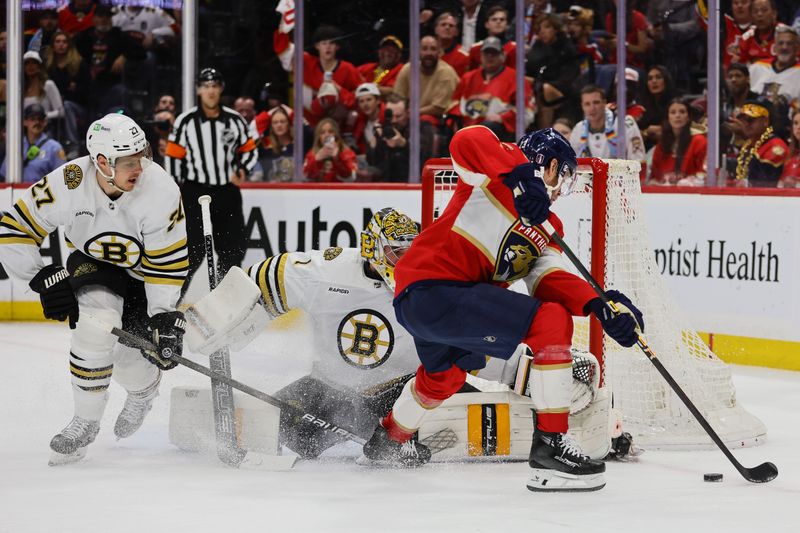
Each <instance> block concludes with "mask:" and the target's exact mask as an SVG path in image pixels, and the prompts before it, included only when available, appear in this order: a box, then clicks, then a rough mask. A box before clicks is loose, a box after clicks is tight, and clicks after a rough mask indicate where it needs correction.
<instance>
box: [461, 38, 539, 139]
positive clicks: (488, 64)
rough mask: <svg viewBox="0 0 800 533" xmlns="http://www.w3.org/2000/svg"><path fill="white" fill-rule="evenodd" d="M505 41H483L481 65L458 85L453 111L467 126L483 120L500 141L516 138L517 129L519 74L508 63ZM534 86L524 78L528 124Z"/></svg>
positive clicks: (495, 39) (527, 122)
mask: <svg viewBox="0 0 800 533" xmlns="http://www.w3.org/2000/svg"><path fill="white" fill-rule="evenodd" d="M505 60H506V56H505V54H504V53H503V43H502V42H501V41H500V39H498V38H497V37H487V38H486V39H484V40H483V44H482V45H481V67H480V68H477V69H475V70H470V71H469V72H467V73H466V74H465V75H464V77H462V78H461V81H460V82H459V84H458V87H456V91H455V93H454V94H453V106H452V107H451V108H450V113H451V114H453V115H460V116H461V117H463V119H464V125H465V126H472V125H475V124H483V125H484V126H486V127H488V128H489V129H491V130H492V131H493V132H494V133H495V135H497V137H498V138H499V139H500V140H501V141H513V140H514V136H515V135H514V134H515V131H516V120H517V108H516V94H517V74H516V71H514V69H512V68H509V67H507V66H506V65H505ZM530 100H531V87H530V84H528V82H527V81H526V82H525V103H526V105H525V109H524V110H523V113H524V114H525V124H526V125H527V124H529V123H530V122H531V120H532V119H533V110H532V109H531V107H530Z"/></svg>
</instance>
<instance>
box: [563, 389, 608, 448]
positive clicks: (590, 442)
mask: <svg viewBox="0 0 800 533" xmlns="http://www.w3.org/2000/svg"><path fill="white" fill-rule="evenodd" d="M613 425H614V423H613V417H612V411H611V389H610V387H608V386H606V387H603V388H601V389H598V390H597V393H596V395H595V397H594V399H593V400H592V402H591V403H590V404H589V405H588V406H587V407H586V408H585V409H583V410H582V411H580V412H579V413H573V414H572V415H570V417H569V434H570V435H571V436H572V437H573V438H574V439H575V441H577V442H578V444H580V446H581V448H582V449H583V453H585V454H586V455H588V456H589V457H591V458H592V459H598V460H599V459H604V458H605V457H606V456H607V455H608V452H609V451H610V450H611V437H612V435H611V428H612V427H613Z"/></svg>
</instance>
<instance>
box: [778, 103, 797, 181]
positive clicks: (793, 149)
mask: <svg viewBox="0 0 800 533" xmlns="http://www.w3.org/2000/svg"><path fill="white" fill-rule="evenodd" d="M778 187H787V188H788V187H800V110H797V111H795V112H794V113H793V114H792V135H791V138H790V139H789V160H788V161H786V164H785V165H784V167H783V174H781V180H780V181H779V182H778Z"/></svg>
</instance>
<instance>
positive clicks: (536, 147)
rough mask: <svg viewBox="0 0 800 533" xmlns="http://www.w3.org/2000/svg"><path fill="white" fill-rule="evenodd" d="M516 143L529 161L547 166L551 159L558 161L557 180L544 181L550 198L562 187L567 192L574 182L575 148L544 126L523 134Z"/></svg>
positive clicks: (576, 163)
mask: <svg viewBox="0 0 800 533" xmlns="http://www.w3.org/2000/svg"><path fill="white" fill-rule="evenodd" d="M517 145H518V146H519V149H520V150H522V153H523V154H525V157H527V158H528V161H530V162H531V163H534V164H537V165H541V166H543V167H545V168H547V167H548V166H549V165H550V161H552V160H553V159H555V160H556V161H558V167H557V169H556V172H557V173H558V181H557V182H556V184H555V185H548V184H547V183H545V186H546V187H547V192H548V194H549V195H550V198H551V200H552V199H555V197H556V196H558V194H557V193H560V192H561V191H562V188H565V189H566V190H565V191H564V192H569V190H570V188H571V186H572V185H573V184H574V182H575V180H574V178H575V170H576V169H577V168H578V159H577V157H576V156H575V150H573V149H572V146H571V145H570V144H569V141H567V139H565V138H564V136H563V135H561V134H560V133H558V132H557V131H556V130H554V129H553V128H545V129H542V130H538V131H533V132H531V133H527V134H525V135H524V136H523V137H522V138H521V139H520V140H519V142H518V143H517ZM565 184H566V187H565Z"/></svg>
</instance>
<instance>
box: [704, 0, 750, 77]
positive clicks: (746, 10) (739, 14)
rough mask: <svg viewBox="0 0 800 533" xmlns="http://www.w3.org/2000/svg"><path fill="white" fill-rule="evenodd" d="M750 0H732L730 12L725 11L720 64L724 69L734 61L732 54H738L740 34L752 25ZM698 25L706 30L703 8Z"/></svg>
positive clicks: (705, 15)
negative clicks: (723, 39) (723, 38)
mask: <svg viewBox="0 0 800 533" xmlns="http://www.w3.org/2000/svg"><path fill="white" fill-rule="evenodd" d="M750 4H751V0H733V1H732V2H731V14H730V15H729V14H727V13H725V16H724V20H725V33H724V34H723V35H724V37H725V41H724V42H723V43H722V66H723V67H724V68H725V70H728V67H729V66H730V65H731V63H734V61H733V58H734V56H737V57H738V55H739V45H740V44H741V42H742V36H743V35H744V33H745V32H746V31H747V30H748V29H750V27H751V26H752V25H753V20H752V17H751V16H750ZM700 25H701V27H702V28H703V30H704V31H708V15H707V13H706V12H705V10H703V12H702V13H701V17H700Z"/></svg>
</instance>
